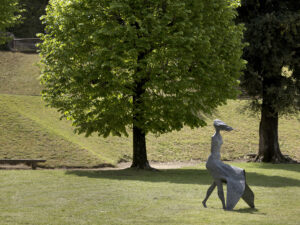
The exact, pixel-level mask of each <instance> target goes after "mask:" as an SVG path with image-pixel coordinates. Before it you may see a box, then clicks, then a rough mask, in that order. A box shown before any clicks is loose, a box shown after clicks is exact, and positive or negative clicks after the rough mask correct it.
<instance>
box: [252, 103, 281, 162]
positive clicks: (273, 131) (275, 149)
mask: <svg viewBox="0 0 300 225" xmlns="http://www.w3.org/2000/svg"><path fill="white" fill-rule="evenodd" d="M256 161H262V162H284V161H287V159H285V157H284V156H283V155H282V153H281V151H280V147H279V143H278V113H277V112H275V110H273V109H272V107H271V106H269V105H267V104H265V103H263V105H262V110H261V121H260V126H259V151H258V155H257V157H256Z"/></svg>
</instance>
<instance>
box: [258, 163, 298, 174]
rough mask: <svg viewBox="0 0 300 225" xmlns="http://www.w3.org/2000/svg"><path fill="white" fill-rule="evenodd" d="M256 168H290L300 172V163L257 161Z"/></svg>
mask: <svg viewBox="0 0 300 225" xmlns="http://www.w3.org/2000/svg"><path fill="white" fill-rule="evenodd" d="M253 165H255V167H256V168H258V169H267V170H274V169H276V170H288V171H294V172H299V173H300V163H280V164H273V163H261V162H257V163H254V164H253Z"/></svg>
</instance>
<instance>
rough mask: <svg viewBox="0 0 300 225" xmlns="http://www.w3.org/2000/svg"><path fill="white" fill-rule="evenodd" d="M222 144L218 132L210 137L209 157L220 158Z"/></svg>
mask: <svg viewBox="0 0 300 225" xmlns="http://www.w3.org/2000/svg"><path fill="white" fill-rule="evenodd" d="M222 144H223V139H222V136H221V135H220V133H219V132H216V133H215V134H214V136H212V137H211V150H210V151H211V153H210V156H209V157H210V158H211V159H213V160H221V154H220V150H221V146H222Z"/></svg>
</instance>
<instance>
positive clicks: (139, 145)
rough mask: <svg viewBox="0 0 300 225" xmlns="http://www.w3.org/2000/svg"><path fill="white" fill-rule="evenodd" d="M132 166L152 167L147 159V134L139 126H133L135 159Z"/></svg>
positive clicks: (140, 167)
mask: <svg viewBox="0 0 300 225" xmlns="http://www.w3.org/2000/svg"><path fill="white" fill-rule="evenodd" d="M131 167H132V168H137V169H150V168H151V167H150V165H149V162H148V160H147V151H146V135H145V133H144V132H143V131H142V130H141V129H140V128H138V127H136V126H133V161H132V165H131Z"/></svg>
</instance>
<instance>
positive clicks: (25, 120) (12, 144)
mask: <svg viewBox="0 0 300 225" xmlns="http://www.w3.org/2000/svg"><path fill="white" fill-rule="evenodd" d="M37 61H38V56H37V55H34V54H22V53H10V52H0V158H8V159H11V158H44V159H47V162H46V163H45V164H44V166H47V167H66V166H68V167H95V166H100V165H105V164H113V165H114V164H116V163H118V162H119V161H124V160H125V161H126V160H131V158H132V141H131V139H132V137H129V138H125V137H122V138H118V137H108V138H106V139H104V138H102V137H98V136H97V135H96V134H95V135H94V136H92V137H89V138H86V137H84V135H76V134H74V133H73V128H72V126H71V124H70V121H65V120H62V121H60V120H59V114H58V113H57V112H56V110H54V109H50V108H46V107H45V104H44V103H43V102H42V101H41V97H40V96H32V95H39V93H40V90H41V87H40V86H39V83H38V76H39V70H38V68H37V66H36V65H35V64H36V62H37ZM246 104H247V101H245V100H243V101H230V102H229V103H228V105H226V106H221V107H220V108H219V109H218V111H217V112H216V115H215V116H214V117H213V118H209V119H207V123H208V126H207V127H205V128H199V129H194V130H191V129H189V128H187V127H186V128H184V129H183V130H182V131H180V132H172V133H168V134H164V135H161V136H159V137H156V136H154V135H151V134H150V135H148V136H147V148H148V156H149V159H150V160H152V161H188V160H191V159H201V160H206V159H207V157H208V155H209V151H210V137H211V135H212V134H213V133H214V129H213V127H212V121H213V119H214V118H219V119H222V120H224V121H225V122H227V123H228V124H229V125H231V126H232V127H234V128H235V130H234V131H232V132H230V133H224V134H223V138H224V145H223V148H222V157H223V160H232V159H238V158H242V157H243V156H244V155H246V154H248V153H256V152H257V148H258V124H259V118H258V117H253V116H252V117H251V116H249V115H247V114H244V113H241V108H242V107H243V106H245V105H246ZM299 118H300V116H295V117H293V118H282V119H281V120H280V124H279V132H280V133H279V136H280V146H281V150H282V152H283V154H287V155H290V157H292V158H295V159H298V160H299V159H300V132H299V131H300V119H299Z"/></svg>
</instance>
